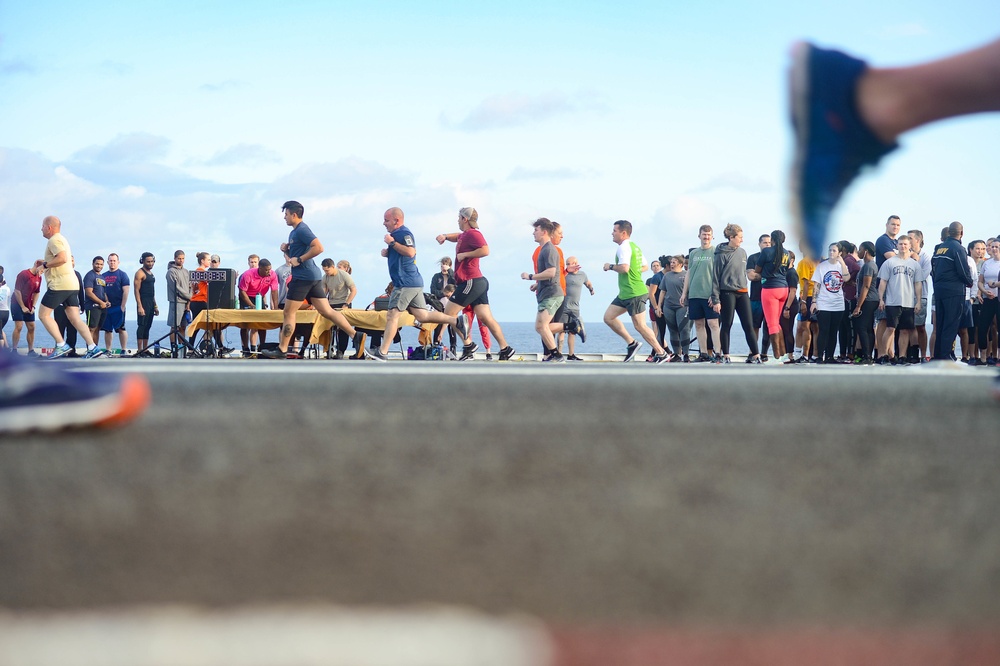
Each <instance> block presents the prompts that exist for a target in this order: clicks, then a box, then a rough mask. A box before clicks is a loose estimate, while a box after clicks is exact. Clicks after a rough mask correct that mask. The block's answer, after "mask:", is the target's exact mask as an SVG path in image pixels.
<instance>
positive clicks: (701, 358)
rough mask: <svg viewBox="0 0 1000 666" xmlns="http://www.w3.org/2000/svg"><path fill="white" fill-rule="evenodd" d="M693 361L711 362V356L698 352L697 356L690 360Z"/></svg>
mask: <svg viewBox="0 0 1000 666" xmlns="http://www.w3.org/2000/svg"><path fill="white" fill-rule="evenodd" d="M692 362H693V363H711V362H712V357H711V356H709V355H708V354H698V356H697V357H696V358H695V359H694V361H692Z"/></svg>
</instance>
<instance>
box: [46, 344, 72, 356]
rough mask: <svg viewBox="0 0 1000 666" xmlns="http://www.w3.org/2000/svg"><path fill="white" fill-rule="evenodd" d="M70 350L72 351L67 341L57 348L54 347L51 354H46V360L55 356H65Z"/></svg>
mask: <svg viewBox="0 0 1000 666" xmlns="http://www.w3.org/2000/svg"><path fill="white" fill-rule="evenodd" d="M69 352H70V347H69V344H68V343H66V342H64V343H62V344H61V345H59V346H58V347H56V348H55V349H53V350H52V353H51V354H49V355H48V356H46V357H45V358H46V360H52V359H54V358H62V357H63V356H65V355H66V354H68V353H69Z"/></svg>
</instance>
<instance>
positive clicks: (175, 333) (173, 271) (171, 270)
mask: <svg viewBox="0 0 1000 666" xmlns="http://www.w3.org/2000/svg"><path fill="white" fill-rule="evenodd" d="M186 258H187V257H186V255H185V254H184V250H175V251H174V259H173V261H171V262H170V263H168V264H167V304H168V305H167V324H168V325H169V326H170V349H171V356H172V357H173V358H177V345H178V343H179V342H183V341H184V340H185V339H186V332H185V330H184V319H185V314H190V313H191V271H189V270H187V269H186V268H184V260H185V259H186Z"/></svg>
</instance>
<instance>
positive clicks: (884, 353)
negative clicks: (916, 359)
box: [878, 235, 924, 365]
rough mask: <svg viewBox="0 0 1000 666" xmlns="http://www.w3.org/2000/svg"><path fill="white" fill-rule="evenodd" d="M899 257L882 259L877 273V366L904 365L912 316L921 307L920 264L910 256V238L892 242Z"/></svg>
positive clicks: (902, 237)
mask: <svg viewBox="0 0 1000 666" xmlns="http://www.w3.org/2000/svg"><path fill="white" fill-rule="evenodd" d="M896 248H897V250H898V251H899V255H898V256H895V257H892V258H891V259H886V260H885V262H884V263H883V264H882V268H880V269H879V271H878V278H879V280H878V297H879V302H878V307H879V309H880V310H885V332H884V333H883V334H882V337H881V338H879V340H878V344H879V363H880V364H882V365H888V364H889V363H892V364H893V365H896V364H897V363H905V362H906V350H907V349H909V344H910V338H911V333H912V334H913V337H914V338H915V337H916V333H915V332H914V324H913V322H914V314H915V313H916V311H917V310H919V309H920V307H921V305H920V304H921V299H922V297H923V279H924V276H923V271H922V269H921V268H920V262H919V261H917V260H915V259H913V257H911V256H910V248H911V244H910V237H909V236H907V235H902V236H900V237H899V238H897V239H896ZM897 330H898V331H899V357H897V355H896V345H895V338H896V331H897Z"/></svg>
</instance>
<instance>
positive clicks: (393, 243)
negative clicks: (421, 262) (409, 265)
mask: <svg viewBox="0 0 1000 666" xmlns="http://www.w3.org/2000/svg"><path fill="white" fill-rule="evenodd" d="M383 240H384V241H385V244H386V245H388V246H389V247H390V248H392V249H393V250H395V251H396V252H398V253H400V254H401V255H403V256H404V257H410V258H411V259H412V258H413V257H415V256H417V248H416V247H414V246H412V245H406V244H404V243H400V242H398V241H397V240H396V239H395V238H393V237H392V234H386V235H385V237H384V238H383ZM383 251H384V252H385V254H383V255H382V256H383V257H387V256H389V249H388V248H386V249H385V250H383Z"/></svg>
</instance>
